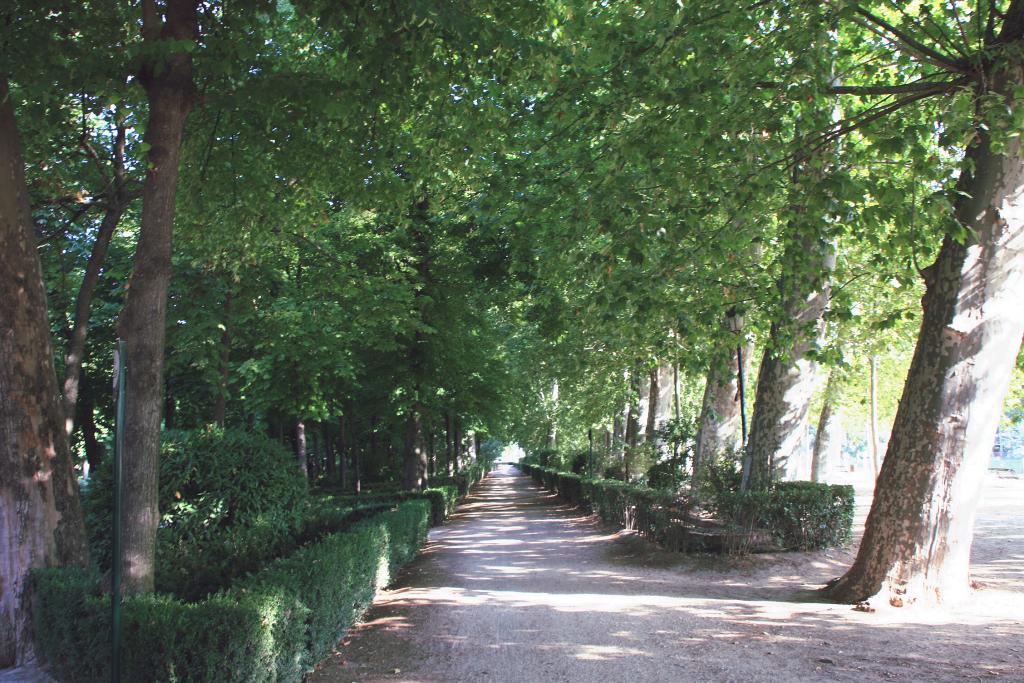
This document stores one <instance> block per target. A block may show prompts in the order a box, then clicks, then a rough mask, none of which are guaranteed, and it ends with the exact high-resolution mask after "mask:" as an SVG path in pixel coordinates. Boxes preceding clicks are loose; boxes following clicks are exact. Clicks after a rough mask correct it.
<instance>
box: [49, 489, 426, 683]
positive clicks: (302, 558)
mask: <svg viewBox="0 0 1024 683" xmlns="http://www.w3.org/2000/svg"><path fill="white" fill-rule="evenodd" d="M430 517H431V509H430V504H429V503H428V502H427V501H423V500H410V501H406V502H403V503H401V504H399V505H398V506H397V507H396V508H395V509H393V510H389V511H387V512H383V513H381V514H378V515H376V516H374V517H371V518H369V519H365V520H362V521H360V522H358V523H356V524H353V525H352V526H351V527H349V528H348V529H347V530H345V531H342V532H340V533H336V534H330V535H328V536H326V537H324V538H323V539H322V540H320V541H319V542H318V543H315V544H313V545H309V546H306V547H304V548H301V549H300V550H298V551H297V552H295V553H294V554H292V555H290V556H288V557H285V558H282V559H279V560H276V561H274V562H271V563H270V564H268V565H267V566H265V567H264V568H263V569H262V570H260V571H259V572H257V573H255V574H253V575H251V576H249V577H247V578H245V579H243V580H241V581H238V582H236V583H235V584H234V585H232V587H231V588H230V589H228V590H226V591H222V592H219V593H216V594H215V595H213V596H211V597H209V598H207V599H206V600H203V601H200V602H197V603H186V602H183V601H180V600H178V599H175V598H173V597H170V596H166V595H155V596H147V597H138V598H129V599H126V600H125V602H124V608H123V614H124V644H123V660H122V665H121V668H122V679H123V680H130V681H143V680H145V681H172V682H176V681H210V682H215V681H217V682H219V681H254V682H262V681H275V682H276V681H299V680H301V678H302V675H303V672H305V671H306V670H308V669H309V668H310V667H311V666H312V665H313V664H315V663H316V662H317V661H319V660H320V659H322V658H323V657H324V656H325V655H326V654H327V653H328V652H330V650H331V648H332V646H333V645H334V643H335V642H336V641H337V639H338V638H340V637H341V636H342V635H343V634H344V633H345V631H346V630H347V629H348V628H349V627H350V626H351V625H352V623H353V621H354V620H355V619H356V618H357V617H358V616H359V614H360V613H361V612H362V610H364V609H365V608H366V607H367V605H369V603H370V601H371V600H372V599H373V595H374V593H375V592H376V590H377V589H378V588H380V587H381V586H383V585H386V584H387V583H388V581H390V579H391V577H392V576H394V572H395V571H396V570H397V569H398V567H400V566H401V565H403V564H404V563H406V562H408V561H409V560H410V559H412V557H413V556H414V555H415V554H416V552H417V550H418V549H419V548H420V546H421V545H422V544H423V542H424V540H425V539H426V534H427V529H428V526H429V521H430ZM34 589H35V590H34V594H35V602H34V618H35V629H36V634H37V643H38V646H39V651H40V653H41V654H42V656H43V658H44V659H45V660H46V661H47V662H48V663H49V665H50V667H51V672H52V673H53V675H54V676H55V677H56V678H57V679H58V680H61V681H72V682H78V681H105V680H109V678H110V671H109V667H110V660H109V653H110V646H109V633H110V600H109V596H105V595H103V594H102V592H101V581H100V578H99V576H98V574H97V573H96V572H95V571H86V570H81V569H49V570H41V571H37V572H35V573H34Z"/></svg>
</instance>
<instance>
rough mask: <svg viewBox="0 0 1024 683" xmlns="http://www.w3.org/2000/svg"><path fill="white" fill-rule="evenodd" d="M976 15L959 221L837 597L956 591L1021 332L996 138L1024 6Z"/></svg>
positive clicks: (1018, 285)
mask: <svg viewBox="0 0 1024 683" xmlns="http://www.w3.org/2000/svg"><path fill="white" fill-rule="evenodd" d="M981 11H983V10H981ZM988 11H989V12H990V13H989V14H988V16H987V17H985V16H981V17H977V18H976V19H977V21H978V22H979V25H985V24H987V25H988V26H989V27H990V28H989V29H988V30H987V31H984V32H983V33H982V34H981V35H978V34H977V33H975V34H974V38H975V39H976V40H977V41H978V44H979V45H980V46H981V50H983V51H984V53H985V55H986V58H985V59H981V55H980V53H978V52H974V53H973V54H968V56H967V58H966V64H971V65H972V67H971V69H972V70H969V71H968V73H969V74H970V75H971V77H972V82H971V84H970V88H969V95H970V102H971V103H972V105H973V107H975V108H976V110H977V113H978V117H979V119H978V120H979V123H978V124H977V125H976V128H975V129H974V134H973V136H972V137H971V139H970V140H969V146H968V149H967V150H966V155H965V158H964V163H963V166H962V168H961V172H960V177H959V180H958V182H957V185H956V195H955V196H956V199H955V217H956V222H957V225H958V226H962V228H961V229H960V230H956V231H952V234H947V236H946V237H945V238H944V240H943V243H942V248H941V250H940V252H939V255H938V258H937V259H936V261H935V262H934V263H933V264H932V265H931V266H929V267H928V268H927V269H926V270H925V272H924V280H925V287H926V293H925V296H924V299H923V301H922V307H923V320H922V323H921V329H920V332H919V334H918V340H917V346H916V348H915V351H914V358H913V361H912V362H911V368H910V373H909V376H908V378H907V383H906V386H905V388H904V392H903V397H902V399H901V401H900V407H899V410H898V411H897V415H896V421H895V424H894V426H893V432H892V438H891V439H890V441H889V448H888V451H887V453H886V457H885V460H884V462H883V464H882V470H881V474H880V475H879V478H878V483H877V485H876V488H875V499H874V502H873V504H872V507H871V512H870V513H869V515H868V521H867V525H866V528H865V533H864V539H863V541H862V542H861V546H860V549H859V551H858V554H857V559H856V561H855V562H854V565H853V566H852V567H851V568H850V570H849V571H848V572H847V573H846V574H845V575H844V576H842V577H841V578H840V579H838V580H837V581H836V582H834V583H833V584H832V585H831V586H830V588H829V594H830V595H831V596H833V597H834V598H836V599H838V600H843V601H851V602H852V601H858V600H865V599H867V598H869V597H872V596H875V595H879V596H880V597H881V598H882V599H884V600H887V601H888V602H890V603H891V604H893V605H896V606H902V605H904V604H907V603H911V602H917V601H925V602H927V601H941V600H950V599H956V598H957V597H960V596H963V595H964V593H965V592H966V591H967V590H968V586H969V581H968V566H969V558H970V545H971V539H972V536H973V525H974V510H975V508H976V505H977V500H978V495H979V491H980V484H981V478H982V476H983V474H984V471H985V468H986V466H987V462H988V457H989V453H990V451H991V446H992V441H993V438H994V436H995V431H996V428H997V425H998V421H999V414H1000V409H1001V407H1002V403H1003V399H1004V397H1005V395H1006V392H1007V390H1008V385H1009V378H1010V376H1011V371H1012V369H1013V367H1014V363H1015V362H1016V358H1017V353H1018V350H1019V348H1020V344H1021V335H1022V333H1024V318H1022V317H1021V316H1020V315H1018V314H1017V313H1016V311H1017V307H1018V304H1019V301H1020V299H1021V297H1022V296H1024V259H1021V257H1020V249H1021V247H1022V246H1024V213H1022V207H1021V187H1022V186H1024V158H1022V150H1021V146H1020V139H1019V137H1018V136H1017V135H1016V134H1009V135H1008V134H1007V131H1010V130H1013V129H1014V127H1013V126H1011V125H1010V121H1019V118H1017V117H1019V116H1021V113H1022V111H1024V106H1022V105H1021V103H1020V101H1019V92H1020V88H1021V87H1022V85H1024V63H1022V61H1021V57H1020V54H1021V52H1020V50H1021V47H1022V45H1024V2H1020V1H1019V0H1014V1H1013V2H1011V3H1010V4H1009V6H1008V7H1007V8H1006V10H1005V11H1004V12H1002V13H996V10H995V8H991V9H989V10H988ZM862 16H864V13H863V12H862ZM866 16H867V18H866V21H868V22H870V23H871V25H872V26H874V27H876V28H878V29H879V30H882V31H893V30H898V29H892V28H891V27H890V28H886V26H885V25H882V24H879V20H878V18H877V17H875V16H874V15H871V14H867V15H866ZM1000 20H1001V22H1002V23H1001V26H1000V27H999V29H998V31H997V30H995V27H996V26H998V22H999V21H1000ZM960 25H961V27H962V28H964V29H965V31H966V30H967V26H965V25H964V24H960ZM964 35H965V36H966V35H968V34H967V33H966V32H965V33H964ZM960 47H961V49H970V48H971V46H970V45H962V46H960ZM927 52H928V53H929V54H931V53H936V54H938V57H937V59H938V63H939V65H940V66H942V67H943V68H945V69H948V70H950V71H955V72H957V73H963V72H964V71H965V70H967V67H966V64H965V63H964V62H962V61H961V59H965V58H962V57H956V58H953V57H948V56H944V55H942V54H941V53H938V52H936V51H935V50H934V49H931V48H928V49H927ZM935 59H936V58H933V59H931V60H929V63H934V62H935ZM996 112H998V113H996Z"/></svg>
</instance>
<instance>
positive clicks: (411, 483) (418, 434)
mask: <svg viewBox="0 0 1024 683" xmlns="http://www.w3.org/2000/svg"><path fill="white" fill-rule="evenodd" d="M421 410H422V408H421V406H420V405H419V404H416V405H415V406H413V408H412V410H410V411H409V414H408V415H407V416H406V418H405V443H404V446H405V448H404V451H403V457H402V487H403V488H405V489H409V490H415V491H419V490H420V489H422V488H423V487H424V486H425V485H426V484H427V449H426V448H425V447H424V445H423V421H422V419H421V417H420V411H421Z"/></svg>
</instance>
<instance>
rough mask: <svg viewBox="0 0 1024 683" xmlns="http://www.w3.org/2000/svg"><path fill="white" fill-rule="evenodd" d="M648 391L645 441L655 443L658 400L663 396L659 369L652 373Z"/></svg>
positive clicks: (653, 369)
mask: <svg viewBox="0 0 1024 683" xmlns="http://www.w3.org/2000/svg"><path fill="white" fill-rule="evenodd" d="M648 382H649V384H648V387H647V389H648V391H647V424H646V425H644V440H645V441H647V443H654V437H655V430H656V429H657V428H658V399H659V397H660V396H661V389H660V388H659V385H658V368H657V367H654V368H652V369H651V371H650V379H649V380H648Z"/></svg>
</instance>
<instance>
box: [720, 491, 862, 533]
mask: <svg viewBox="0 0 1024 683" xmlns="http://www.w3.org/2000/svg"><path fill="white" fill-rule="evenodd" d="M711 505H712V508H713V509H714V510H715V512H717V513H718V515H719V516H720V517H721V518H722V519H723V520H725V521H726V522H728V523H729V524H730V525H731V526H733V527H734V528H739V529H744V528H746V529H767V530H768V531H770V532H771V533H772V535H773V536H774V537H775V540H776V542H777V543H778V544H779V545H780V546H781V547H783V548H785V549H787V550H810V549H818V548H829V547H833V546H840V545H845V544H846V543H849V541H850V538H851V537H852V535H853V510H854V493H853V487H852V486H847V485H835V484H816V483H813V482H809V481H782V482H778V483H776V484H775V485H774V486H772V488H770V489H768V490H766V491H744V492H740V491H720V492H718V493H716V495H715V498H714V500H713V501H712V504H711Z"/></svg>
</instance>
